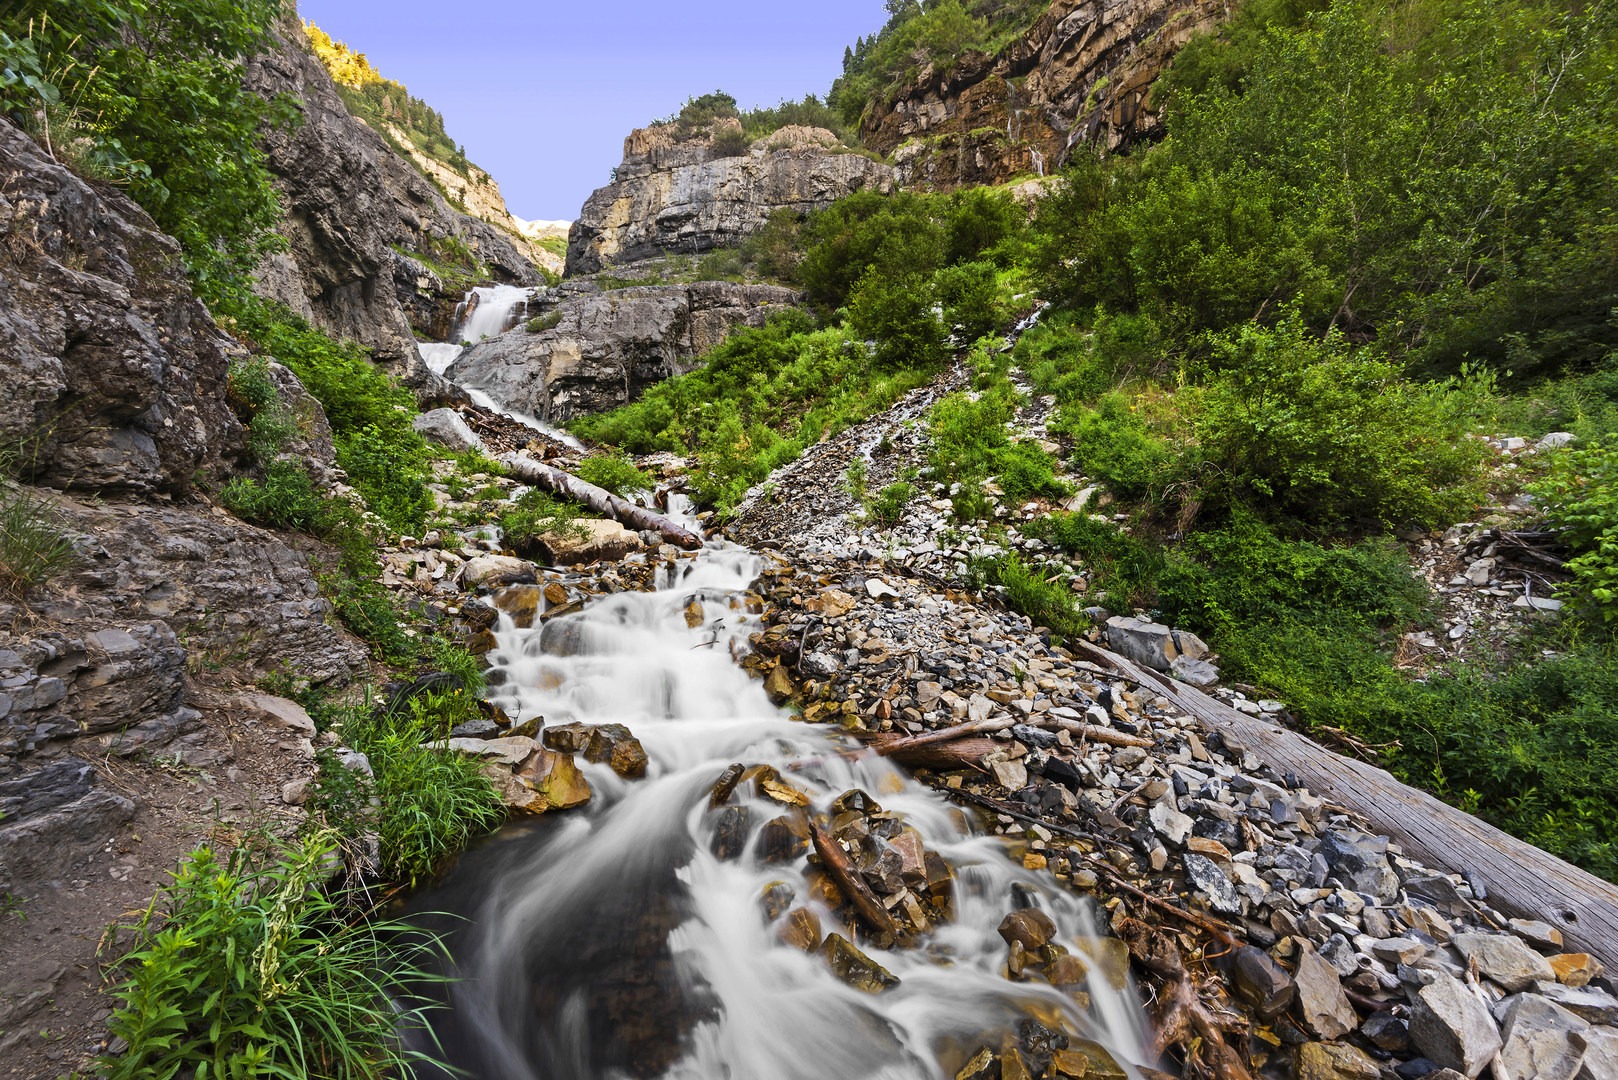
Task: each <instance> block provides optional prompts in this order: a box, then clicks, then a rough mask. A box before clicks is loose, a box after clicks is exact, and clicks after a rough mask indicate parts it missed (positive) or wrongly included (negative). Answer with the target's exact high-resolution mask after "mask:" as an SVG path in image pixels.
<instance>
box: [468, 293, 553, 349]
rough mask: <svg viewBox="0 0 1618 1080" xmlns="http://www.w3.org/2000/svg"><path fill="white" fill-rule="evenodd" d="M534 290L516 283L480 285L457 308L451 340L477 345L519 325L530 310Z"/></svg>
mask: <svg viewBox="0 0 1618 1080" xmlns="http://www.w3.org/2000/svg"><path fill="white" fill-rule="evenodd" d="M532 296H533V290H532V289H525V288H521V287H520V286H517V285H481V286H479V287H478V288H475V289H473V290H472V291H471V292H469V293H467V294H466V299H464V300H462V301H461V302H460V303H459V304H458V305H456V308H455V325H454V328H453V329H452V330H451V331H450V335H449V339H450V341H453V342H456V343H462V342H464V343H466V344H469V345H475V344H477V343H478V342H480V341H482V340H483V339H484V338H486V337H496V336H498V335H500V334H503V333H505V332H506V331H507V330H510V329H511V328H512V327H513V326H516V325H517V323H518V321H519V320H520V319H521V318H522V317H523V315H524V314H525V313H526V312H527V310H528V301H529V300H530V299H531V298H532Z"/></svg>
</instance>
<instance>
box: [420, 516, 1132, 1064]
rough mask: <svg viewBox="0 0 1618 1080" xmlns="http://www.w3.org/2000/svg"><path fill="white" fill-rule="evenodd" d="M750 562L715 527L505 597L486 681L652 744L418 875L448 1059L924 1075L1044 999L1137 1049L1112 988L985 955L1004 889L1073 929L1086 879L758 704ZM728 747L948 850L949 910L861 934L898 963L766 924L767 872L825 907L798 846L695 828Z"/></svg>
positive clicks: (1083, 1028)
mask: <svg viewBox="0 0 1618 1080" xmlns="http://www.w3.org/2000/svg"><path fill="white" fill-rule="evenodd" d="M676 565H678V566H679V569H675V566H676ZM760 565H761V564H760V561H759V560H758V559H757V558H756V557H754V556H753V555H752V554H751V553H749V552H748V551H747V550H745V549H743V548H740V547H736V546H732V545H729V544H726V543H723V542H715V543H711V544H710V545H709V546H708V547H707V548H706V549H705V550H704V551H703V552H702V553H701V554H700V555H699V557H698V558H696V559H695V560H694V561H692V562H690V563H684V564H670V566H668V567H666V568H664V569H663V570H661V571H660V574H659V577H660V581H659V585H660V587H659V589H658V590H657V591H655V592H652V593H634V592H630V593H619V594H616V595H611V596H607V597H604V598H601V599H599V600H597V601H595V602H594V603H593V604H592V605H591V606H589V607H587V608H586V609H585V610H584V611H582V612H579V613H577V614H573V615H564V616H560V617H558V618H556V619H553V620H551V621H548V622H542V623H539V624H538V625H536V627H535V628H534V629H518V628H516V627H515V626H514V625H513V624H512V623H511V621H510V619H509V618H507V617H505V616H501V620H502V621H501V623H500V625H499V627H498V631H497V639H498V643H499V644H498V648H497V649H496V650H495V652H493V653H492V654H491V660H492V663H493V665H494V673H493V675H492V676H491V684H492V686H493V689H492V690H491V698H492V700H493V701H494V702H495V703H496V704H498V705H500V706H501V707H502V708H504V709H505V710H506V711H507V712H508V713H509V714H511V715H512V716H513V717H514V718H516V719H518V720H526V719H529V718H532V717H536V716H543V717H544V718H545V720H546V723H547V725H548V726H553V725H556V724H561V723H568V722H574V721H577V722H583V723H587V724H608V723H612V724H623V725H627V726H628V727H629V729H630V730H631V731H632V732H633V733H634V734H635V735H636V736H637V737H638V738H639V739H640V740H641V742H642V743H643V744H644V746H645V748H646V751H647V754H648V756H649V759H650V768H649V773H648V775H647V776H646V777H645V778H644V779H640V780H624V779H622V778H620V777H619V776H617V775H616V774H615V773H614V772H613V771H612V770H611V769H610V768H609V767H608V766H607V765H605V764H596V765H592V764H588V763H586V762H584V761H582V760H581V761H580V762H579V765H580V768H581V769H583V770H584V771H585V774H586V776H587V777H588V779H589V782H590V784H591V785H592V787H593V788H594V789H595V797H594V799H593V800H592V801H591V802H590V804H589V805H588V806H587V807H585V808H583V809H580V810H575V811H571V812H568V813H565V814H553V815H549V816H546V817H544V818H541V819H538V820H537V821H536V822H535V823H532V824H528V825H518V826H513V827H511V828H510V829H508V830H507V831H506V832H505V833H503V834H501V835H500V836H499V837H498V838H497V839H496V840H494V841H492V842H491V843H489V844H487V845H485V846H484V847H482V848H481V849H480V850H478V851H475V852H473V853H471V854H469V855H468V856H466V857H465V859H464V860H463V862H462V864H461V866H460V867H459V868H458V869H457V870H456V871H455V872H454V873H453V874H452V875H451V877H450V878H449V880H448V881H447V882H446V883H445V884H444V885H443V886H442V887H441V888H440V889H439V890H438V891H437V892H436V893H434V894H431V895H428V896H425V897H422V898H420V900H419V901H418V907H419V908H420V909H422V910H424V911H435V912H446V913H449V914H450V915H451V916H453V918H450V919H446V920H445V921H444V922H443V923H441V924H439V928H440V929H443V930H445V931H447V933H448V935H449V937H450V942H451V944H450V948H451V951H452V953H453V957H454V962H455V967H456V973H457V974H458V975H459V976H461V979H462V981H459V982H456V983H453V984H449V985H447V986H443V987H440V988H439V990H440V992H442V993H443V995H444V997H445V1003H446V1004H447V1005H448V1006H449V1007H448V1008H447V1009H445V1010H441V1011H438V1012H437V1013H435V1014H434V1016H435V1017H436V1018H435V1019H434V1020H433V1023H434V1027H435V1035H436V1036H437V1038H438V1039H439V1040H440V1041H441V1045H442V1047H443V1049H444V1051H445V1052H446V1053H447V1055H448V1057H449V1059H450V1061H451V1062H452V1063H453V1064H454V1065H455V1066H457V1067H458V1068H460V1069H464V1070H466V1073H467V1074H468V1075H470V1076H474V1077H482V1078H485V1080H585V1078H594V1077H600V1078H608V1077H612V1078H617V1077H626V1076H662V1077H667V1078H669V1080H699V1078H701V1080H708V1078H714V1077H733V1078H736V1080H762V1078H770V1080H825V1078H856V1077H859V1078H866V1077H870V1078H882V1080H911V1078H915V1080H921V1078H927V1080H938V1078H940V1077H944V1076H945V1074H944V1072H943V1071H942V1068H941V1066H940V1064H939V1054H940V1052H941V1051H944V1050H945V1049H946V1048H947V1047H955V1048H956V1049H957V1050H959V1049H960V1048H962V1047H969V1046H976V1045H979V1044H980V1043H982V1042H983V1041H986V1040H989V1039H994V1040H998V1037H999V1035H998V1033H999V1032H1003V1031H1006V1030H1008V1029H1012V1028H1014V1027H1015V1025H1016V1023H1017V1021H1018V1020H1019V1019H1020V1018H1023V1017H1027V1016H1037V1017H1039V1018H1040V1019H1041V1022H1043V1023H1045V1024H1047V1025H1056V1024H1060V1026H1062V1027H1063V1028H1065V1029H1066V1030H1067V1031H1068V1032H1069V1034H1070V1035H1072V1036H1075V1037H1083V1038H1088V1039H1092V1040H1095V1041H1096V1042H1099V1043H1100V1044H1102V1045H1103V1046H1105V1047H1106V1048H1107V1049H1108V1050H1109V1051H1110V1052H1111V1053H1112V1054H1113V1056H1114V1057H1115V1058H1116V1059H1117V1060H1118V1061H1119V1062H1121V1063H1122V1062H1141V1061H1142V1060H1143V1054H1144V1052H1143V1050H1142V1033H1141V1031H1140V1028H1139V1021H1138V1020H1137V1019H1136V1017H1137V1014H1138V1008H1137V1006H1136V1005H1135V1004H1134V1002H1133V1000H1132V998H1131V997H1130V996H1129V994H1128V992H1127V991H1125V992H1122V993H1120V992H1116V991H1114V990H1113V989H1112V988H1110V987H1109V986H1108V985H1107V984H1106V982H1105V980H1103V979H1092V980H1091V981H1090V991H1091V994H1092V1002H1091V1005H1090V1008H1089V1009H1088V1010H1081V1009H1080V1008H1079V1007H1078V1006H1077V1005H1076V1004H1075V1002H1074V1001H1073V999H1071V998H1070V997H1068V996H1066V995H1065V994H1063V993H1061V992H1060V991H1058V990H1056V989H1054V988H1052V987H1050V986H1047V985H1044V984H1042V983H1039V984H1036V983H1019V982H1012V981H1010V980H1008V979H1007V978H1005V977H1004V976H1003V975H1002V971H1003V965H1004V963H1005V956H1006V947H1005V944H1004V943H1003V942H1002V940H1001V939H1000V937H999V936H998V935H997V933H996V927H997V926H998V924H999V922H1000V920H1001V919H1002V918H1003V917H1004V916H1005V914H1006V913H1007V912H1008V911H1010V910H1012V909H1013V908H1015V907H1025V906H1037V907H1040V908H1042V909H1044V911H1045V912H1046V913H1047V914H1049V915H1050V916H1051V917H1052V919H1054V920H1055V922H1056V924H1057V926H1058V928H1059V937H1060V939H1062V940H1066V941H1069V942H1072V941H1074V940H1075V939H1079V938H1087V937H1090V936H1092V935H1093V934H1094V932H1095V931H1094V929H1093V927H1092V925H1091V916H1090V910H1089V907H1088V905H1087V903H1086V902H1085V901H1084V900H1083V899H1081V898H1079V897H1077V896H1075V895H1074V894H1072V893H1069V892H1066V891H1062V890H1060V889H1058V888H1056V887H1054V885H1053V883H1052V882H1051V881H1050V880H1049V879H1048V878H1041V877H1039V876H1037V875H1035V874H1033V873H1032V872H1029V871H1025V870H1023V869H1022V868H1021V867H1020V866H1018V865H1016V864H1014V863H1013V862H1012V861H1011V860H1009V859H1008V858H1007V857H1006V854H1005V852H1004V849H1003V847H1002V846H1001V844H1002V842H1001V841H999V840H997V839H995V838H993V837H988V836H977V837H974V836H970V835H968V834H967V833H966V832H965V831H963V828H962V822H963V821H964V818H962V817H961V816H960V812H959V811H958V810H955V809H953V808H951V807H950V806H949V805H948V804H947V803H946V802H944V801H943V800H942V799H941V798H940V797H939V796H937V795H936V794H934V793H933V792H931V791H930V790H927V789H925V788H923V787H921V786H920V785H917V784H915V783H913V782H911V781H909V780H907V779H906V778H905V777H904V776H903V774H901V773H900V772H899V771H897V770H896V769H895V768H894V767H893V766H891V765H890V764H888V763H887V762H886V761H885V760H883V759H881V758H876V757H871V756H862V755H859V754H856V753H853V752H852V750H851V747H850V746H848V745H844V743H842V742H841V741H839V740H837V739H836V737H835V735H834V734H833V733H831V732H829V731H827V730H826V729H824V728H819V727H814V726H808V725H805V724H803V723H800V722H796V721H795V720H794V718H793V717H792V715H791V714H789V713H787V712H785V711H783V710H781V709H778V708H776V707H774V706H772V705H771V704H770V702H769V700H768V698H767V697H766V695H765V693H764V691H763V689H762V687H761V685H760V684H759V683H758V682H757V681H756V680H754V679H752V678H751V677H749V676H748V675H747V674H746V672H745V671H744V670H743V669H742V668H741V667H740V666H739V665H738V664H736V662H735V660H734V656H735V655H736V654H737V653H739V652H740V651H742V650H743V649H744V648H745V642H746V640H747V635H748V633H749V632H750V631H751V630H752V629H755V628H756V626H755V624H754V623H753V622H752V620H750V619H749V617H748V616H747V614H746V613H745V605H744V601H743V593H744V590H745V589H746V588H747V587H748V586H749V584H750V583H751V582H752V581H753V580H754V579H755V577H756V576H757V574H758V571H759V569H760ZM692 601H696V602H697V603H698V604H700V605H701V612H702V616H701V620H700V622H697V625H695V626H691V625H689V623H691V622H696V621H697V620H695V618H694V617H689V613H691V612H693V611H694V610H695V609H693V608H691V607H690V605H691V603H692ZM733 762H740V763H747V764H767V765H772V766H774V767H775V768H776V769H778V770H779V771H780V774H781V775H782V776H783V777H787V778H790V782H791V783H792V784H793V785H795V786H797V787H798V788H800V789H802V790H804V791H807V792H808V793H809V794H810V797H811V799H812V802H813V805H812V806H811V807H810V808H809V809H810V812H811V813H818V812H824V811H825V810H826V809H827V807H828V806H829V805H830V803H831V802H832V801H833V800H834V799H835V798H836V797H837V796H838V795H839V794H840V793H842V792H844V791H847V790H849V789H853V788H859V789H862V790H863V791H865V792H867V793H869V794H870V795H871V796H873V797H874V798H876V799H877V800H879V801H880V802H881V804H882V806H883V807H884V808H885V809H886V810H888V811H890V812H894V813H897V814H899V815H902V817H903V818H904V820H905V822H906V824H907V825H909V826H911V827H913V828H914V829H916V830H917V831H918V832H919V833H920V834H921V836H922V837H923V839H924V841H925V843H926V846H927V849H928V850H930V851H936V852H937V853H939V854H940V855H942V856H943V857H944V858H945V859H946V860H947V861H948V862H949V864H950V865H951V866H952V867H953V868H954V871H955V884H954V894H953V895H954V909H955V910H954V918H953V920H952V921H950V922H947V923H943V924H940V925H937V926H935V927H934V928H933V930H932V932H931V933H930V934H928V935H927V936H926V937H925V938H924V939H923V940H922V942H921V943H920V944H919V946H917V947H913V948H894V949H892V950H887V951H882V950H877V949H875V948H874V947H871V946H869V945H866V944H865V943H863V942H862V947H864V948H866V949H867V951H868V952H869V953H870V955H871V956H872V957H873V958H874V959H875V960H877V962H879V963H880V964H882V965H883V966H884V967H886V968H887V969H888V970H889V971H890V972H892V973H893V974H894V975H896V976H898V977H899V979H900V980H901V981H900V983H899V985H897V986H894V987H892V988H890V989H888V990H887V991H885V992H884V993H882V994H880V995H876V996H872V995H868V994H865V993H862V992H861V991H859V990H856V989H854V988H852V987H850V986H848V985H846V984H844V983H843V982H841V981H840V980H839V979H838V978H836V977H835V976H834V975H833V974H832V973H831V972H830V970H828V968H827V966H826V964H825V963H824V961H823V960H822V959H821V958H820V957H819V956H817V955H813V954H808V953H804V952H801V951H799V950H798V949H795V948H792V947H790V946H787V945H784V944H782V943H781V942H780V941H779V940H778V938H777V928H776V927H774V926H772V925H771V924H770V922H769V920H768V918H767V916H766V914H765V911H764V908H763V905H762V903H761V897H762V895H763V894H764V892H765V890H766V888H767V887H769V886H770V885H771V884H772V883H778V882H782V881H785V882H786V883H787V884H788V885H789V886H790V887H791V889H792V890H793V891H794V893H795V895H796V897H797V899H796V901H795V903H797V904H800V905H808V906H810V907H811V908H813V909H815V910H816V911H817V914H818V915H819V917H820V919H821V922H822V924H823V925H824V926H825V927H826V929H827V930H832V929H842V927H841V926H840V920H839V918H838V916H837V915H836V914H835V912H834V911H832V910H831V909H830V908H827V907H825V906H824V905H820V904H818V902H817V901H815V900H813V899H811V898H812V897H813V896H814V895H815V894H814V892H813V891H812V889H811V886H810V882H809V881H808V880H807V879H806V877H805V875H804V872H803V870H804V863H803V862H802V860H801V859H800V860H798V861H797V862H796V863H783V864H777V865H774V866H764V865H759V864H758V862H757V861H756V860H755V858H754V851H755V847H756V845H757V843H758V834H757V830H756V829H755V830H754V832H753V834H752V836H751V838H750V839H749V840H748V841H747V846H746V849H745V850H744V851H743V852H742V854H741V855H740V857H739V858H735V859H733V860H730V861H721V860H720V859H719V858H717V857H716V856H715V855H713V854H712V853H711V852H710V838H711V835H712V832H713V829H714V820H715V815H714V814H712V813H710V812H709V810H708V801H709V790H710V788H711V787H712V786H713V784H714V782H715V780H716V779H717V778H718V777H719V776H720V774H721V773H722V772H723V771H724V770H725V768H726V767H727V766H729V765H730V764H731V763H733ZM738 800H739V801H741V802H742V803H743V804H745V805H749V806H750V807H751V809H752V820H753V821H754V822H762V821H765V820H767V819H768V818H770V817H772V816H775V815H778V814H780V813H781V812H782V809H783V807H782V806H781V805H779V804H777V803H771V802H769V801H768V800H767V799H764V798H762V797H759V796H758V795H757V794H756V793H755V792H752V791H751V790H748V789H747V788H746V785H743V787H739V788H738V789H737V790H736V793H735V795H734V796H733V799H732V801H733V802H735V801H738ZM423 918H424V919H425V920H426V921H428V922H432V921H433V919H434V918H435V917H434V916H423ZM844 932H847V931H846V930H844ZM967 1052H968V1053H970V1050H969V1049H968V1050H967Z"/></svg>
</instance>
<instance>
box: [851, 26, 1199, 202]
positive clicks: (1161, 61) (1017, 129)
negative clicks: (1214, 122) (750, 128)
mask: <svg viewBox="0 0 1618 1080" xmlns="http://www.w3.org/2000/svg"><path fill="white" fill-rule="evenodd" d="M1225 14H1226V7H1225V5H1223V4H1220V3H1215V2H1214V0H1057V2H1055V3H1053V4H1052V5H1051V7H1050V10H1049V11H1047V12H1046V13H1045V14H1044V15H1043V16H1041V17H1040V18H1039V20H1038V21H1037V22H1036V23H1035V24H1034V25H1033V27H1031V28H1030V29H1029V30H1028V32H1027V33H1025V34H1023V35H1022V36H1021V37H1020V38H1018V39H1017V40H1015V41H1013V42H1012V43H1011V44H1009V45H1007V46H1006V47H1005V48H1004V49H1002V50H1001V51H1000V52H999V54H998V55H995V56H988V55H985V54H983V53H968V54H967V55H966V56H964V57H962V58H961V60H960V61H958V62H957V63H956V64H955V65H953V66H952V67H950V68H949V69H948V70H942V71H940V70H935V69H933V68H931V67H928V68H925V69H923V70H922V71H921V72H920V74H919V75H918V76H917V77H916V79H915V80H914V82H912V83H911V84H910V85H909V86H907V87H905V88H903V89H901V90H900V91H899V93H898V95H897V97H895V98H894V99H893V100H892V101H891V102H890V103H887V104H883V103H881V102H878V103H877V104H876V105H874V106H873V107H872V108H871V109H869V110H868V111H867V113H866V115H865V117H864V119H863V121H862V123H861V127H860V137H861V139H862V140H863V141H864V142H865V145H866V146H868V147H870V148H871V149H873V150H876V151H877V152H879V153H882V154H884V155H890V156H891V157H892V160H893V161H894V163H895V164H896V166H897V169H898V179H899V182H900V183H901V184H903V185H906V186H911V185H916V186H925V187H930V188H934V189H939V190H949V189H953V188H957V187H966V186H971V185H975V184H995V183H1002V182H1004V181H1006V180H1009V179H1011V178H1012V177H1015V176H1024V175H1029V174H1041V173H1048V172H1051V171H1054V170H1055V169H1057V168H1060V167H1061V166H1062V165H1063V164H1064V163H1065V162H1066V161H1067V159H1068V156H1069V154H1070V153H1071V152H1072V151H1073V149H1074V148H1075V147H1078V146H1088V145H1099V146H1101V147H1104V148H1106V149H1117V148H1119V147H1125V146H1128V145H1130V144H1133V143H1137V142H1141V141H1145V140H1150V139H1153V138H1157V137H1159V136H1160V135H1161V134H1162V131H1163V121H1162V116H1161V113H1160V111H1159V109H1158V107H1157V105H1156V104H1155V103H1154V102H1153V101H1152V99H1151V88H1152V83H1153V82H1154V81H1155V80H1156V79H1157V77H1158V76H1159V75H1161V74H1162V73H1163V71H1164V70H1165V69H1166V68H1167V67H1168V64H1169V62H1170V61H1171V60H1172V59H1173V58H1174V54H1175V53H1176V52H1178V51H1179V49H1180V47H1181V46H1183V45H1184V44H1185V43H1186V42H1187V41H1188V40H1190V38H1191V36H1192V35H1193V34H1195V33H1197V32H1198V31H1200V30H1205V29H1207V28H1208V27H1210V26H1213V25H1214V24H1215V23H1217V22H1219V21H1220V20H1221V19H1223V18H1224V17H1225Z"/></svg>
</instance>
